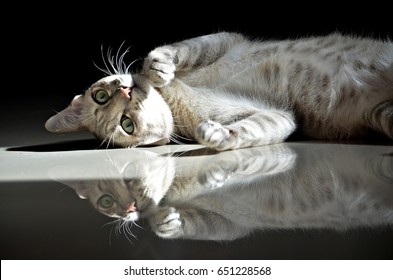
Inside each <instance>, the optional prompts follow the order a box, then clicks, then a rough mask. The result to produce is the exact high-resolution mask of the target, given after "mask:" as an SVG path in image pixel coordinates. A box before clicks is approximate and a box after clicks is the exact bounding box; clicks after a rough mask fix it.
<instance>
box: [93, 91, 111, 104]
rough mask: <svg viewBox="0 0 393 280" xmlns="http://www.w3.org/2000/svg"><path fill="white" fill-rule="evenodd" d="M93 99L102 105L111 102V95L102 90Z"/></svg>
mask: <svg viewBox="0 0 393 280" xmlns="http://www.w3.org/2000/svg"><path fill="white" fill-rule="evenodd" d="M93 99H94V101H95V102H97V103H98V104H101V105H102V104H105V103H106V102H108V101H109V94H108V93H107V92H106V91H105V90H102V89H100V90H97V91H96V92H95V93H94V94H93Z"/></svg>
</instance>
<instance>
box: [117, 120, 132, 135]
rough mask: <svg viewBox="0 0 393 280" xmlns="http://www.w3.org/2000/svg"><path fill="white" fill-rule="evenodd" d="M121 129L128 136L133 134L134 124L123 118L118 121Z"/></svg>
mask: <svg viewBox="0 0 393 280" xmlns="http://www.w3.org/2000/svg"><path fill="white" fill-rule="evenodd" d="M120 125H121V128H122V129H123V130H124V131H125V132H126V133H128V134H132V133H133V132H134V124H133V123H132V121H131V119H130V118H128V117H123V118H122V119H121V121H120Z"/></svg>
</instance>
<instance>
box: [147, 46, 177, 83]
mask: <svg viewBox="0 0 393 280" xmlns="http://www.w3.org/2000/svg"><path fill="white" fill-rule="evenodd" d="M175 70H176V66H175V64H174V53H173V51H172V50H170V49H168V48H165V47H160V48H157V49H155V50H153V51H151V52H150V53H149V54H148V56H147V57H146V58H145V61H144V64H143V73H144V75H145V76H146V77H147V78H148V79H149V80H150V82H151V84H152V86H153V87H163V86H166V85H168V84H169V83H170V81H171V80H172V79H173V78H174V77H175Z"/></svg>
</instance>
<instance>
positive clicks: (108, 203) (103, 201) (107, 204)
mask: <svg viewBox="0 0 393 280" xmlns="http://www.w3.org/2000/svg"><path fill="white" fill-rule="evenodd" d="M113 204H115V201H114V200H113V198H112V197H111V196H110V195H103V196H101V197H100V199H99V200H98V205H100V206H101V207H102V208H111V207H112V206H113Z"/></svg>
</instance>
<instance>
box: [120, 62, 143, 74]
mask: <svg viewBox="0 0 393 280" xmlns="http://www.w3.org/2000/svg"><path fill="white" fill-rule="evenodd" d="M141 59H142V58H137V59H135V60H134V61H132V62H131V63H130V64H129V65H128V66H127V67H126V69H125V70H124V72H125V74H128V73H129V72H130V67H131V66H132V65H133V64H134V63H135V62H137V61H138V60H141Z"/></svg>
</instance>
